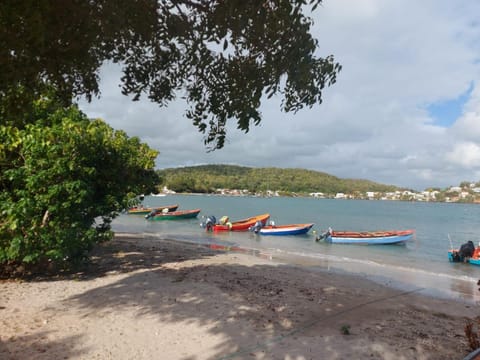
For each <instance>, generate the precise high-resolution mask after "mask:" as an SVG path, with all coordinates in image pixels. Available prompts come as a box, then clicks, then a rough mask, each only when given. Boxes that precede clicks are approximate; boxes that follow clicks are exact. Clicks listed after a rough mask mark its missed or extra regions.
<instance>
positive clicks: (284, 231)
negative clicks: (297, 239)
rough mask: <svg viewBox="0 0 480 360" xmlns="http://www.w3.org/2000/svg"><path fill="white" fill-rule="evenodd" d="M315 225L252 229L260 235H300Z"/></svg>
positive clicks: (269, 226)
mask: <svg viewBox="0 0 480 360" xmlns="http://www.w3.org/2000/svg"><path fill="white" fill-rule="evenodd" d="M313 225H315V224H290V225H275V224H270V225H265V226H261V227H259V228H253V229H252V231H254V232H255V233H257V234H260V235H279V236H280V235H302V234H306V233H308V231H309V230H310V229H311V228H312V227H313Z"/></svg>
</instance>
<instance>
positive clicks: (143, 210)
mask: <svg viewBox="0 0 480 360" xmlns="http://www.w3.org/2000/svg"><path fill="white" fill-rule="evenodd" d="M165 209H168V211H169V212H170V211H175V210H177V209H178V204H175V205H166V206H160V207H154V208H151V207H148V208H130V209H128V210H127V213H128V214H130V215H147V214H150V213H151V212H152V211H154V210H155V211H156V212H162V211H164V210H165Z"/></svg>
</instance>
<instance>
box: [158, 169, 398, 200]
mask: <svg viewBox="0 0 480 360" xmlns="http://www.w3.org/2000/svg"><path fill="white" fill-rule="evenodd" d="M157 172H158V174H159V175H160V177H161V179H162V184H161V186H167V187H168V188H169V189H171V190H174V191H176V192H192V193H213V192H215V191H216V189H239V190H244V189H245V190H249V191H250V192H252V193H257V192H265V191H267V190H271V191H280V192H284V193H298V194H305V193H312V192H322V193H324V194H336V193H348V194H353V193H355V192H366V191H375V192H388V191H395V190H398V189H399V188H398V187H396V186H393V185H384V184H378V183H375V182H372V181H368V180H361V179H341V178H338V177H335V176H332V175H329V174H326V173H323V172H318V171H312V170H305V169H280V168H250V167H243V166H235V165H200V166H191V167H181V168H170V169H162V170H157Z"/></svg>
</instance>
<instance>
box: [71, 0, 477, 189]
mask: <svg viewBox="0 0 480 360" xmlns="http://www.w3.org/2000/svg"><path fill="white" fill-rule="evenodd" d="M478 14H480V1H476V0H457V1H450V0H422V1H417V0H355V1H351V0H325V1H324V2H323V4H322V6H319V7H318V8H317V9H316V10H315V12H314V13H313V15H312V17H313V19H314V21H315V25H314V27H313V28H312V33H313V35H314V36H315V37H316V38H317V39H318V42H319V49H318V54H319V55H321V56H326V55H330V54H333V55H334V56H335V59H336V61H339V62H340V63H341V64H342V66H343V69H342V71H341V73H340V74H339V76H338V78H337V83H336V84H335V85H333V86H332V87H329V88H327V89H325V91H324V93H323V103H322V104H321V105H318V106H314V107H313V108H311V109H303V110H302V111H299V112H298V113H296V114H293V113H282V112H281V111H280V110H279V108H280V101H281V99H280V98H278V97H277V98H275V97H274V98H271V99H269V100H267V99H263V101H262V105H261V111H262V115H263V120H262V123H261V125H260V126H258V127H253V128H251V129H250V132H249V133H247V134H245V133H243V132H241V131H240V130H238V129H236V124H235V121H233V120H232V121H230V123H229V125H228V131H229V132H228V136H227V141H226V144H225V148H224V149H222V150H219V151H214V152H207V149H206V148H205V146H204V144H203V135H202V134H200V133H198V131H197V129H196V128H195V127H194V126H193V125H192V124H191V123H190V121H189V120H188V119H187V118H186V117H185V116H184V113H185V110H186V106H185V104H184V103H182V101H181V100H175V101H173V102H172V103H170V104H169V106H168V107H166V108H160V107H159V106H157V105H155V104H152V103H149V102H148V101H147V100H144V99H142V100H141V101H138V102H132V101H130V100H129V99H127V98H125V97H124V96H123V95H121V93H120V89H119V87H118V83H119V79H120V73H119V69H118V68H116V67H113V66H111V65H107V66H105V67H104V68H103V69H102V72H101V78H102V83H101V91H102V97H101V99H99V100H94V101H93V102H92V103H90V104H86V103H85V102H82V103H81V104H80V107H81V108H82V109H83V110H84V111H85V112H86V113H87V114H88V115H89V116H91V117H100V118H102V119H104V120H105V121H107V122H108V123H109V124H111V125H112V126H113V127H114V128H117V129H123V130H125V131H126V132H127V133H128V134H129V135H130V136H139V137H140V138H141V139H142V140H143V141H144V142H147V143H148V144H149V145H150V146H151V147H153V148H155V149H157V150H159V151H160V156H159V157H158V159H157V167H158V168H167V167H177V166H191V165H198V164H237V165H244V166H253V167H280V168H305V169H311V170H318V171H322V172H326V173H329V174H332V175H334V176H338V177H341V178H363V179H368V180H372V181H376V182H380V183H384V184H393V185H397V186H403V187H407V188H412V189H415V190H423V189H425V188H427V187H430V186H434V187H440V188H445V187H448V186H451V185H458V184H459V183H460V182H462V181H475V182H476V181H480V62H479V59H480V24H479V22H478Z"/></svg>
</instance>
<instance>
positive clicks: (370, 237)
mask: <svg viewBox="0 0 480 360" xmlns="http://www.w3.org/2000/svg"><path fill="white" fill-rule="evenodd" d="M414 235H415V230H388V231H336V230H332V229H328V231H326V232H325V233H323V234H322V235H320V236H319V237H317V241H318V240H325V242H328V243H332V244H361V245H389V244H400V243H404V242H406V241H408V240H410V239H412V238H413V236H414Z"/></svg>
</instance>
